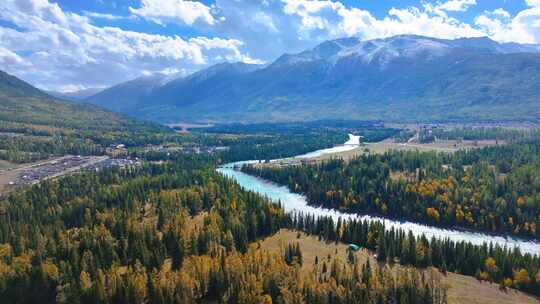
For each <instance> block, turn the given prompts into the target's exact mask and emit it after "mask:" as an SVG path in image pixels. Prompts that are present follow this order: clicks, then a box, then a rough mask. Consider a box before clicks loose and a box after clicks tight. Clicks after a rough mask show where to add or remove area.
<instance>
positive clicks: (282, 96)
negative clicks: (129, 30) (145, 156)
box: [87, 35, 540, 122]
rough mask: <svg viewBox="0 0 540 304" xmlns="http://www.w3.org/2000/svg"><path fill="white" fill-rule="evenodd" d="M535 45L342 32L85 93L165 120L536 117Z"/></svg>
mask: <svg viewBox="0 0 540 304" xmlns="http://www.w3.org/2000/svg"><path fill="white" fill-rule="evenodd" d="M539 50H540V48H539V47H538V46H536V45H520V44H516V43H511V44H500V43H497V42H495V41H492V40H490V39H487V38H469V39H456V40H444V39H434V38H428V37H421V36H406V35H405V36H395V37H391V38H387V39H377V40H370V41H361V40H360V39H358V38H345V39H338V40H333V41H327V42H324V43H322V44H320V45H318V46H317V47H315V48H313V49H311V50H306V51H304V52H301V53H299V54H285V55H283V56H281V57H280V58H278V59H277V60H276V61H274V62H273V63H270V64H269V65H266V66H250V65H246V64H221V65H218V66H213V67H210V68H208V69H206V70H203V71H200V72H198V73H195V74H193V75H192V76H190V77H184V78H179V79H176V80H173V81H169V82H167V83H165V84H164V85H161V86H154V87H152V88H151V90H147V89H145V88H146V87H145V86H140V87H139V88H134V89H133V90H130V91H129V92H127V93H123V91H122V90H120V89H119V88H111V89H110V92H111V91H113V92H115V94H109V95H108V96H105V95H103V94H98V95H96V96H92V97H90V98H89V99H87V101H88V102H91V103H95V104H99V105H102V106H104V107H107V108H109V109H113V110H115V111H119V112H123V113H128V114H130V115H134V116H136V117H142V118H146V119H151V120H155V121H166V122H174V121H179V120H189V121H202V120H208V121H231V120H232V121H290V120H314V119H325V118H346V119H384V120H387V121H419V120H423V121H425V120H516V119H519V120H523V119H525V120H536V119H538V118H539V117H540V110H539V109H540V101H539V100H538V99H537V98H536V96H537V95H538V93H540V85H539V84H538V83H539V82H538V81H537V80H538V79H537V78H538V75H540V55H539V54H538V51H539ZM239 67H242V68H239ZM137 92H144V94H143V93H137ZM131 94H136V96H137V97H131V96H132V95H131Z"/></svg>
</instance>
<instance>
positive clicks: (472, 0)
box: [437, 0, 476, 12]
mask: <svg viewBox="0 0 540 304" xmlns="http://www.w3.org/2000/svg"><path fill="white" fill-rule="evenodd" d="M474 5H476V0H450V1H446V2H444V3H442V4H440V5H438V6H437V8H438V9H440V10H443V11H449V12H464V11H467V10H468V9H469V7H471V6H474Z"/></svg>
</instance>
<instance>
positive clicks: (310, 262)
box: [252, 229, 540, 304]
mask: <svg viewBox="0 0 540 304" xmlns="http://www.w3.org/2000/svg"><path fill="white" fill-rule="evenodd" d="M291 243H292V244H296V243H298V244H299V245H300V249H301V251H302V257H303V264H302V271H305V272H310V271H311V270H312V269H313V267H315V257H317V259H318V261H319V263H318V264H319V265H320V264H321V263H322V262H323V261H326V263H327V264H329V257H330V259H333V258H335V257H337V258H338V259H340V260H341V261H343V262H346V261H347V255H348V252H347V248H348V246H347V245H346V244H343V243H338V244H336V243H333V242H332V243H327V242H324V241H320V240H318V238H317V237H314V236H308V235H306V234H305V233H299V232H297V231H292V230H285V229H283V230H280V231H279V232H278V233H276V234H274V235H273V236H271V237H268V238H266V239H264V240H262V241H260V242H259V243H257V244H253V245H252V246H254V247H258V246H260V247H261V248H262V249H265V250H268V251H273V252H280V251H282V250H283V248H284V246H286V245H288V244H291ZM355 256H356V258H357V259H358V261H359V262H361V263H364V262H366V261H367V260H368V259H369V260H370V263H376V259H375V258H374V256H373V252H370V251H368V250H366V249H364V248H362V249H360V250H359V251H357V252H355ZM397 267H401V266H399V265H395V266H394V268H396V269H397ZM442 281H443V283H444V284H446V285H447V287H448V302H449V304H462V303H472V304H517V303H521V304H529V303H531V304H532V303H539V301H540V300H539V299H537V298H535V297H533V296H530V295H527V294H525V293H523V292H519V291H516V290H513V289H508V290H506V291H502V290H500V289H499V285H498V284H491V283H488V282H481V281H478V280H477V279H476V278H473V277H470V276H464V275H460V274H456V273H450V272H449V273H447V275H446V276H442Z"/></svg>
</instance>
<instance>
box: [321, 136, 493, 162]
mask: <svg viewBox="0 0 540 304" xmlns="http://www.w3.org/2000/svg"><path fill="white" fill-rule="evenodd" d="M502 144H504V142H503V141H498V142H497V141H495V140H478V141H472V140H463V141H457V140H438V141H436V142H433V143H426V144H420V143H407V144H406V143H396V142H394V141H393V140H383V141H380V142H376V143H365V144H362V145H361V146H360V147H358V148H356V149H354V150H349V151H345V152H338V153H331V154H324V155H321V156H319V157H316V158H315V160H317V161H323V160H328V159H331V158H342V159H344V160H349V159H352V158H354V157H357V156H359V155H362V154H365V153H376V154H384V153H386V152H388V151H420V152H430V151H435V152H450V153H451V152H455V151H458V150H463V149H478V148H483V147H489V146H495V145H502Z"/></svg>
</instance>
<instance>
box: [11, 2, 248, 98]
mask: <svg viewBox="0 0 540 304" xmlns="http://www.w3.org/2000/svg"><path fill="white" fill-rule="evenodd" d="M0 19H1V20H4V21H5V22H7V23H9V24H13V25H14V26H12V27H5V26H0V41H1V48H0V62H1V63H2V64H1V65H2V69H5V70H7V71H8V72H11V73H15V74H16V75H17V76H20V77H22V78H24V79H26V80H29V81H31V82H32V83H34V84H37V85H39V86H41V87H44V88H52V89H54V88H61V87H65V86H66V84H67V85H70V86H72V87H73V86H74V85H81V86H84V87H96V86H103V85H110V84H114V83H118V82H122V81H126V80H128V79H130V78H135V77H138V76H140V75H141V73H142V71H155V72H158V71H167V70H171V69H178V70H190V71H194V70H198V69H199V68H201V67H203V66H207V65H209V64H213V63H217V62H221V61H224V60H228V61H246V62H251V61H255V60H254V59H252V58H251V57H249V56H248V55H247V54H246V53H245V52H244V51H243V46H244V45H243V42H242V41H240V40H237V39H223V38H218V37H213V38H208V37H194V38H190V39H184V38H181V37H179V36H164V35H155V34H147V33H140V32H134V31H126V30H122V29H120V28H116V27H98V26H95V25H93V24H92V23H91V19H90V18H88V17H86V16H83V15H78V14H74V13H70V12H64V11H63V10H62V9H61V8H60V7H59V6H58V4H56V3H50V2H48V1H47V0H4V1H3V2H1V3H0Z"/></svg>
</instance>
